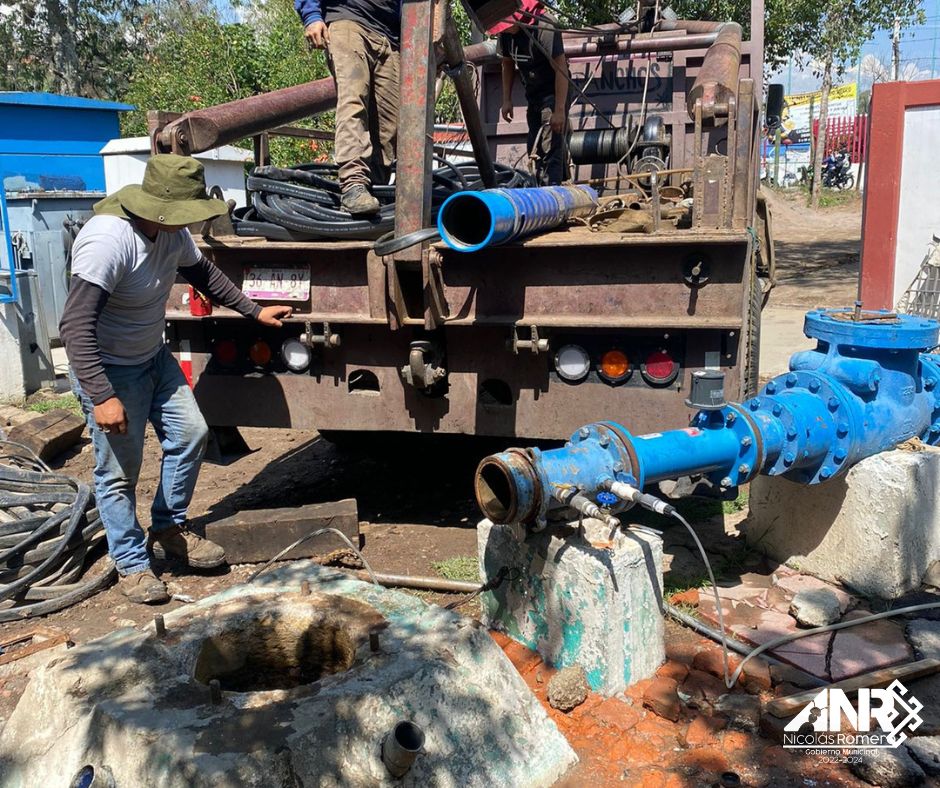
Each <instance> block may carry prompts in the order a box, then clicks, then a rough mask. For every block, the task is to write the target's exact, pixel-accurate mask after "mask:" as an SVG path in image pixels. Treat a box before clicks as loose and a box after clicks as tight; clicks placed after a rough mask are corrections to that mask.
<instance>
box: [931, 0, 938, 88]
mask: <svg viewBox="0 0 940 788" xmlns="http://www.w3.org/2000/svg"><path fill="white" fill-rule="evenodd" d="M937 16H938V18H940V0H937ZM936 64H937V28H936V27H934V29H933V46H932V47H931V50H930V78H931V79H933V78H934V77H935V76H936V72H935V71H934V66H935V65H936Z"/></svg>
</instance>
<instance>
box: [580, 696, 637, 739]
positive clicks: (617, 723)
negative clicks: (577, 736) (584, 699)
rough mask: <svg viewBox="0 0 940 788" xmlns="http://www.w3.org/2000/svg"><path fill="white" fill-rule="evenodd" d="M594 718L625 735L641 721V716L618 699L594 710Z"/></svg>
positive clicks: (604, 703)
mask: <svg viewBox="0 0 940 788" xmlns="http://www.w3.org/2000/svg"><path fill="white" fill-rule="evenodd" d="M592 716H593V717H594V719H596V720H598V721H599V722H600V723H602V724H603V725H608V726H610V727H612V728H616V729H617V730H618V731H621V732H623V733H626V732H627V731H628V730H630V729H631V728H633V727H634V726H635V725H636V724H637V723H638V722H639V721H640V715H639V714H637V712H635V711H634V710H633V709H632V708H631V707H630V706H628V705H627V704H626V703H624V702H623V701H622V700H619V699H618V698H608V699H607V700H605V701H604V702H603V703H601V704H600V705H599V706H598V707H597V708H596V709H594V713H593V715H592Z"/></svg>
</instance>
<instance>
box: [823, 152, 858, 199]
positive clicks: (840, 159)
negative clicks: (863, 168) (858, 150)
mask: <svg viewBox="0 0 940 788" xmlns="http://www.w3.org/2000/svg"><path fill="white" fill-rule="evenodd" d="M822 183H823V186H826V187H828V188H830V189H851V188H852V187H853V186H854V185H855V176H854V175H853V174H852V159H851V157H850V156H849V152H848V151H847V150H846V149H845V148H841V149H840V150H838V151H837V152H834V153H830V154H829V155H828V156H826V158H825V159H823V166H822Z"/></svg>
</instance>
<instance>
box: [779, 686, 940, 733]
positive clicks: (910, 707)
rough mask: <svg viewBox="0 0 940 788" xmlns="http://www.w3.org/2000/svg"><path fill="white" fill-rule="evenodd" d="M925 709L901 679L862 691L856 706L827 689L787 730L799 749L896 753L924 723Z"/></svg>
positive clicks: (835, 690) (838, 693) (837, 690)
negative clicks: (884, 750) (890, 750)
mask: <svg viewBox="0 0 940 788" xmlns="http://www.w3.org/2000/svg"><path fill="white" fill-rule="evenodd" d="M923 708H924V705H923V704H922V703H921V702H920V701H919V700H917V698H915V697H914V696H913V695H909V694H908V691H907V689H906V688H905V686H904V685H903V684H901V682H900V681H897V680H895V681H893V682H892V683H891V684H890V685H889V686H887V687H886V688H884V689H868V688H862V689H860V690H858V702H857V706H856V705H854V704H853V703H852V701H851V699H850V698H849V697H848V696H847V695H846V694H845V691H844V690H841V689H830V688H828V687H827V688H826V689H822V690H820V691H819V694H818V695H816V697H815V698H813V699H812V700H811V701H810V702H809V703H808V704H806V706H804V707H803V710H802V711H801V712H800V713H799V714H797V715H796V716H795V717H794V718H793V719H792V720H790V722H789V723H787V725H786V727H785V728H784V729H783V730H784V734H783V746H784V747H790V748H794V749H814V750H815V749H819V750H824V749H833V750H836V749H838V750H842V749H871V748H874V749H891V748H894V747H899V746H900V745H901V744H903V743H904V741H905V739H907V735H908V733H909V732H911V731H914V730H916V729H917V728H918V727H919V726H920V724H921V722H923V720H921V718H920V714H919V712H920V711H921V709H923Z"/></svg>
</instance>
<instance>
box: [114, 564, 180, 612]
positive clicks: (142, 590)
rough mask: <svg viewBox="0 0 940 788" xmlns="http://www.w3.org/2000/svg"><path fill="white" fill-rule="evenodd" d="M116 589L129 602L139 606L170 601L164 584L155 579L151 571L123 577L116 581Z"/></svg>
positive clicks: (146, 570)
mask: <svg viewBox="0 0 940 788" xmlns="http://www.w3.org/2000/svg"><path fill="white" fill-rule="evenodd" d="M118 588H119V589H120V591H121V593H122V594H124V596H126V597H127V598H128V599H129V600H131V602H136V603H137V604H139V605H154V604H157V603H159V602H168V601H169V599H170V594H169V593H168V592H167V590H166V583H164V582H163V581H162V580H161V579H160V578H159V577H157V576H156V575H155V574H154V573H153V570H152V569H145V570H144V571H143V572H135V573H134V574H132V575H124V576H123V577H121V578H120V579H119V580H118Z"/></svg>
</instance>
